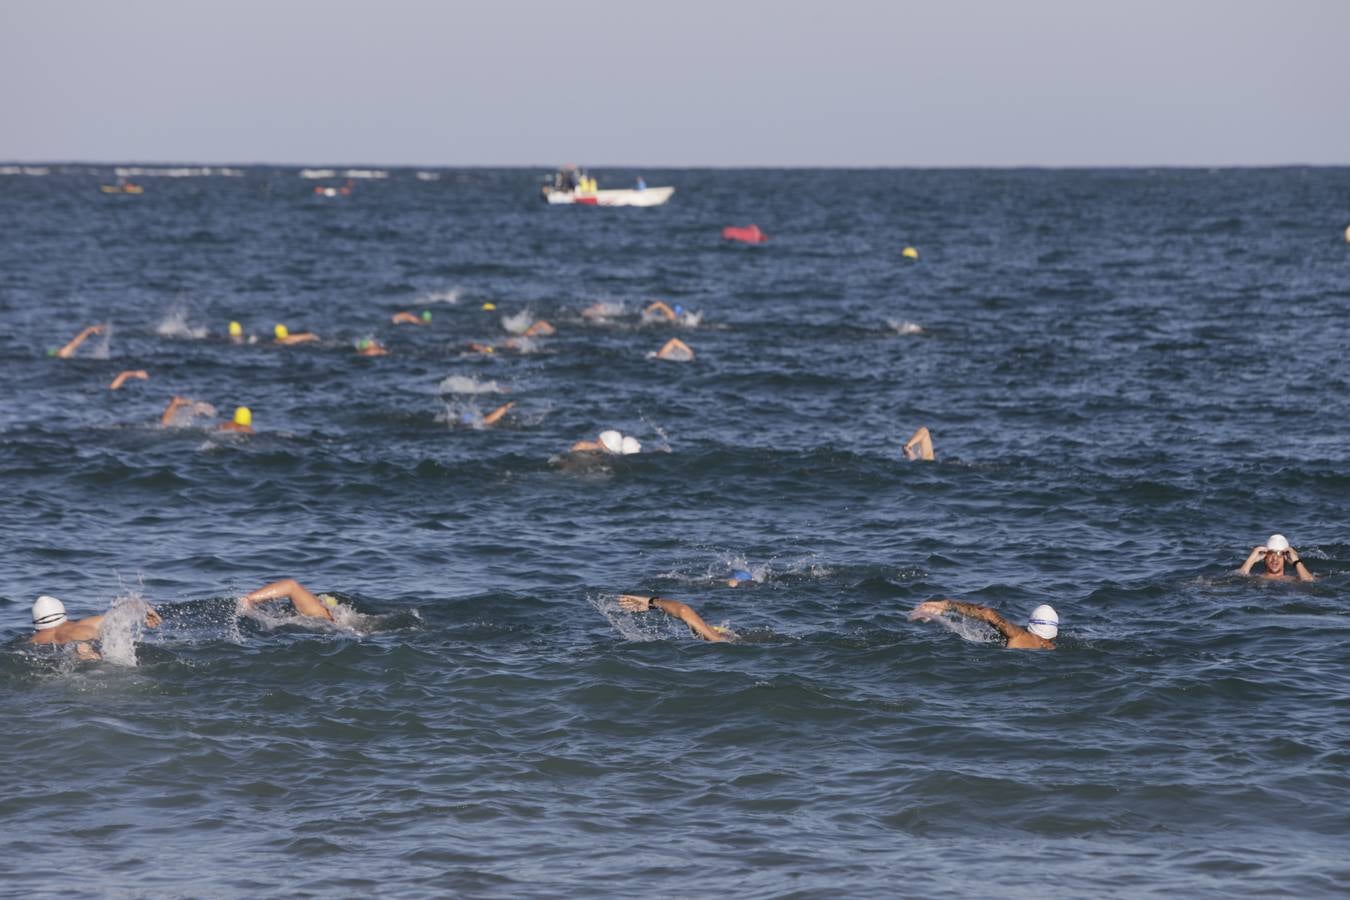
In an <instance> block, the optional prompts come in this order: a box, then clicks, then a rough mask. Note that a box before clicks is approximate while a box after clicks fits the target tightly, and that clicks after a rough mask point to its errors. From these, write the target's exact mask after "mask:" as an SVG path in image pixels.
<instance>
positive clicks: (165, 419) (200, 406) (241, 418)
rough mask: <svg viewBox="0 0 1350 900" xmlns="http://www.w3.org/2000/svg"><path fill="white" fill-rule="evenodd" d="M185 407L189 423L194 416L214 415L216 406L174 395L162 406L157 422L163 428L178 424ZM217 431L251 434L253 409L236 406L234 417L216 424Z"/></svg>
mask: <svg viewBox="0 0 1350 900" xmlns="http://www.w3.org/2000/svg"><path fill="white" fill-rule="evenodd" d="M183 409H187V410H188V412H187V418H188V422H187V423H183V424H189V423H190V422H191V419H192V418H193V417H194V416H214V415H215V414H216V408H215V407H214V406H212V405H211V404H210V403H203V402H201V401H200V400H193V399H191V398H189V397H179V396H175V397H174V398H173V399H172V400H170V401H169V405H168V406H166V407H164V412H163V414H162V415H160V417H159V424H160V426H161V427H163V428H173V427H176V426H178V425H179V419H180V418H182V417H181V416H180V415H179V411H180V410H183ZM216 430H217V431H236V432H239V433H241V434H253V411H252V410H250V409H249V408H248V407H247V406H238V407H235V410H234V419H233V420H231V421H229V422H222V423H221V424H219V425H217V426H216Z"/></svg>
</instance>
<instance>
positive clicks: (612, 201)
mask: <svg viewBox="0 0 1350 900" xmlns="http://www.w3.org/2000/svg"><path fill="white" fill-rule="evenodd" d="M673 193H675V188H673V187H647V184H646V182H644V181H643V180H642V179H641V178H639V179H638V183H637V186H636V187H632V188H606V189H604V190H601V189H600V186H599V184H598V183H597V182H596V180H595V179H594V178H592V177H591V176H590V175H588V174H587V173H586V170H585V169H580V168H578V167H576V166H570V165H569V166H563V167H562V168H561V169H559V170H558V171H557V172H556V173H554V175H553V180H552V181H551V182H548V181H546V182H544V184H542V185H540V187H539V196H540V197H541V198H542V199H543V200H544V202H545V203H548V204H549V205H551V206H660V205H661V204H662V203H665V202H666V201H667V200H669V199H670V195H671V194H673Z"/></svg>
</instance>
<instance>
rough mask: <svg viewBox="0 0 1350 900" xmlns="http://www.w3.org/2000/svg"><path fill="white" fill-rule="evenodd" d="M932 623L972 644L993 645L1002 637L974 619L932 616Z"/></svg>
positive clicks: (991, 628) (988, 626)
mask: <svg viewBox="0 0 1350 900" xmlns="http://www.w3.org/2000/svg"><path fill="white" fill-rule="evenodd" d="M932 621H934V622H937V623H938V624H939V625H941V626H942V627H943V628H945V629H947V630H948V631H950V632H952V633H953V634H956V635H958V636H959V637H960V638H961V639H962V640H967V641H970V642H971V643H972V644H993V643H996V642H998V641H1000V640H1002V635H1000V634H999V633H998V632H997V631H995V630H994V628H993V627H992V626H990V625H986V624H985V623H983V622H980V621H978V620H976V619H967V618H966V617H965V616H953V615H941V616H934V617H933V618H932Z"/></svg>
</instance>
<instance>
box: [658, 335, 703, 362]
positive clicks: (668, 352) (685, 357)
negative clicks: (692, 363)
mask: <svg viewBox="0 0 1350 900" xmlns="http://www.w3.org/2000/svg"><path fill="white" fill-rule="evenodd" d="M656 356H657V358H658V359H673V360H675V361H676V362H687V361H689V360H691V359H693V358H694V351H693V350H691V349H690V348H689V345H688V344H686V343H685V342H684V341H682V340H680V339H679V338H671V339H670V340H668V341H666V343H665V345H664V346H662V347H661V349H660V350H657V351H656Z"/></svg>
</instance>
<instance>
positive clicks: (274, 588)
mask: <svg viewBox="0 0 1350 900" xmlns="http://www.w3.org/2000/svg"><path fill="white" fill-rule="evenodd" d="M239 599H240V602H242V603H244V604H245V605H246V606H257V605H258V604H259V603H264V602H266V601H268V600H285V599H289V600H290V601H291V603H292V604H294V606H295V611H296V612H298V613H300V615H302V616H310V617H312V618H315V619H327V620H329V621H330V622H331V621H332V620H333V614H332V613H330V612H329V611H328V607H326V606H324V605H323V601H322V600H320V599H319V598H318V597H316V596H314V594H313V593H311V592H310V590H309V588H307V587H305V586H304V585H303V584H301V583H300V582H298V581H296V580H295V579H294V578H283V579H281V580H280V581H274V582H272V583H271V584H265V585H263V586H262V587H260V588H258V589H257V590H256V591H253V592H252V593H248V594H245V595H244V596H243V597H240V598H239Z"/></svg>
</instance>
